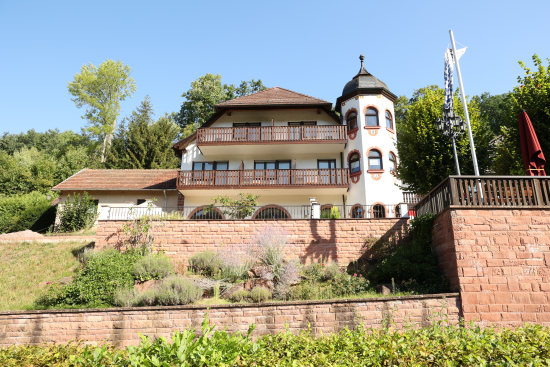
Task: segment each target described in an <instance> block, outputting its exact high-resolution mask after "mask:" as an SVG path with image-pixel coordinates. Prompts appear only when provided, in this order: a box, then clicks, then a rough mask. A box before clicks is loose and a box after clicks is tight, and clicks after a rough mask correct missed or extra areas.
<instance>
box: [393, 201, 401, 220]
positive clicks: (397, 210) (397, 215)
mask: <svg viewBox="0 0 550 367" xmlns="http://www.w3.org/2000/svg"><path fill="white" fill-rule="evenodd" d="M394 213H395V218H401V205H399V204H397V205H396V206H395V209H394Z"/></svg>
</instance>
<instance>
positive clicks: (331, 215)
mask: <svg viewBox="0 0 550 367" xmlns="http://www.w3.org/2000/svg"><path fill="white" fill-rule="evenodd" d="M321 219H340V211H339V210H338V207H337V206H332V207H330V208H325V209H323V210H321Z"/></svg>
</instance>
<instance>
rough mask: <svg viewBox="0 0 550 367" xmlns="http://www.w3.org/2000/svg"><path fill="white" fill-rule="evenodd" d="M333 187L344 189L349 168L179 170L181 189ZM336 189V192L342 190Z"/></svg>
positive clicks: (347, 183)
mask: <svg viewBox="0 0 550 367" xmlns="http://www.w3.org/2000/svg"><path fill="white" fill-rule="evenodd" d="M264 187H270V188H280V189H286V188H301V189H309V188H332V189H340V190H339V191H342V193H344V192H345V191H346V190H347V188H348V187H349V170H348V169H342V168H337V169H267V170H252V169H249V170H212V171H179V173H178V180H177V188H178V190H200V189H220V188H227V189H232V188H241V189H254V188H264ZM339 191H338V192H335V193H339Z"/></svg>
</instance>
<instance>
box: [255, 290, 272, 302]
mask: <svg viewBox="0 0 550 367" xmlns="http://www.w3.org/2000/svg"><path fill="white" fill-rule="evenodd" d="M272 296H273V295H272V294H271V292H270V291H269V289H267V288H264V287H260V286H258V287H254V289H252V292H250V298H252V300H253V301H254V302H266V301H268V300H270V299H271V297H272Z"/></svg>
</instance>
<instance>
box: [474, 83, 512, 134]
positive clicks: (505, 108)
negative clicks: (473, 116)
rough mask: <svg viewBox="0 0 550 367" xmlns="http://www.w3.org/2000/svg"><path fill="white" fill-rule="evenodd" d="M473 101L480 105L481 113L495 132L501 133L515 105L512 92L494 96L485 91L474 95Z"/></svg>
mask: <svg viewBox="0 0 550 367" xmlns="http://www.w3.org/2000/svg"><path fill="white" fill-rule="evenodd" d="M472 101H475V102H476V103H477V104H478V105H479V113H480V114H481V117H482V118H483V119H484V120H486V121H487V122H488V123H489V126H490V128H491V130H492V131H493V133H495V135H500V133H501V131H500V127H501V126H503V125H505V123H506V120H508V119H509V117H510V112H511V109H512V105H513V101H512V99H511V96H510V93H504V94H498V95H495V96H492V95H491V94H490V93H488V92H485V93H483V94H481V96H473V97H472Z"/></svg>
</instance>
